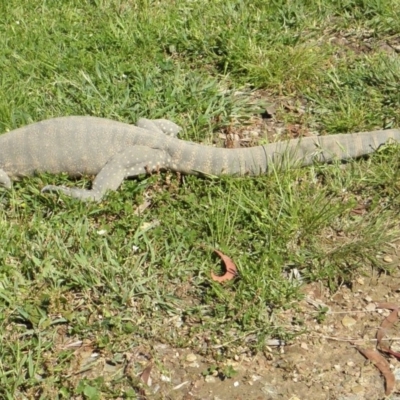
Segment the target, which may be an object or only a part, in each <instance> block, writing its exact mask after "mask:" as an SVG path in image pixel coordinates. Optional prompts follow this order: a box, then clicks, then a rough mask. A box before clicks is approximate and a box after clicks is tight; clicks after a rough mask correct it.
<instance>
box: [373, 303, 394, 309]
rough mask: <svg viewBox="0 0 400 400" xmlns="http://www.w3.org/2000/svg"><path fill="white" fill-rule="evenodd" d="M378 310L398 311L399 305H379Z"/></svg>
mask: <svg viewBox="0 0 400 400" xmlns="http://www.w3.org/2000/svg"><path fill="white" fill-rule="evenodd" d="M376 308H386V309H388V310H398V309H399V305H398V304H395V303H378V304H377V305H376Z"/></svg>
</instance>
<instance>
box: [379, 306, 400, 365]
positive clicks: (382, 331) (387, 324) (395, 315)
mask: <svg viewBox="0 0 400 400" xmlns="http://www.w3.org/2000/svg"><path fill="white" fill-rule="evenodd" d="M378 308H386V309H389V310H393V311H392V312H391V313H390V314H389V315H388V316H387V317H386V318H385V319H384V320H383V322H382V323H381V326H380V327H379V329H378V332H377V333H376V342H377V343H376V346H377V347H378V348H379V349H380V350H382V351H384V352H385V353H389V354H391V355H392V356H394V357H396V358H397V359H400V353H397V352H396V351H393V350H392V349H391V348H390V347H388V346H386V345H385V344H384V343H382V339H383V338H384V337H385V335H386V333H387V331H388V330H389V329H390V328H391V327H392V326H393V325H394V324H395V323H396V322H397V320H398V319H399V306H398V305H396V304H393V303H380V304H378Z"/></svg>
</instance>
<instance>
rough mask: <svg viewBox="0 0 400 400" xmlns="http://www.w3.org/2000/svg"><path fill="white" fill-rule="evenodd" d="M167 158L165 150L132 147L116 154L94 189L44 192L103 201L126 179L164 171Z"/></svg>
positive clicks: (63, 188)
mask: <svg viewBox="0 0 400 400" xmlns="http://www.w3.org/2000/svg"><path fill="white" fill-rule="evenodd" d="M166 162H167V156H166V153H165V152H164V151H163V150H158V149H152V148H150V147H147V146H132V147H128V148H126V149H125V150H123V151H121V152H119V153H117V154H115V155H114V156H113V157H111V158H110V160H109V161H108V162H107V163H106V164H105V165H104V167H103V168H102V169H101V171H100V172H99V173H98V174H97V175H96V177H95V179H94V181H93V184H92V189H80V188H70V187H66V186H55V185H47V186H45V187H44V188H43V189H42V193H44V192H60V193H64V194H65V195H67V196H70V197H74V198H76V199H79V200H83V201H87V200H89V201H101V200H102V198H103V196H104V195H105V193H106V192H107V191H108V190H117V189H118V188H119V186H120V185H121V183H122V181H123V180H124V179H126V178H130V177H134V176H138V175H142V174H147V173H148V172H149V171H153V170H156V169H163V168H165V166H166Z"/></svg>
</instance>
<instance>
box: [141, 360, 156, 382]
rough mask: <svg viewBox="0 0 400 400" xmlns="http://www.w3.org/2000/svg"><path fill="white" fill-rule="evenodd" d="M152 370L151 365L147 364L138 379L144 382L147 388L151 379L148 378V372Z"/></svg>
mask: <svg viewBox="0 0 400 400" xmlns="http://www.w3.org/2000/svg"><path fill="white" fill-rule="evenodd" d="M152 368H153V364H151V363H150V364H149V365H148V366H147V367H146V368H145V369H144V370H143V372H142V373H141V374H140V379H141V381H142V382H144V383H145V384H146V385H147V386H151V378H150V372H151V369H152Z"/></svg>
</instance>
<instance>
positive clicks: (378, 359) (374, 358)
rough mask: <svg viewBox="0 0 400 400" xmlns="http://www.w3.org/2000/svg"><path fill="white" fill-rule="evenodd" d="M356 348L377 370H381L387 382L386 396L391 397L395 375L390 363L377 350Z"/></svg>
mask: <svg viewBox="0 0 400 400" xmlns="http://www.w3.org/2000/svg"><path fill="white" fill-rule="evenodd" d="M355 348H356V349H357V350H358V351H359V352H360V353H361V354H362V355H363V356H364V357H365V358H367V359H368V360H369V361H371V362H372V363H373V364H374V365H375V367H376V368H378V369H379V371H380V372H381V374H382V375H383V377H384V378H385V381H386V391H385V394H386V396H389V395H390V394H391V393H392V392H393V389H394V383H395V378H394V374H393V372H392V371H391V369H390V366H389V363H388V362H387V361H386V360H385V359H384V358H383V356H382V355H381V354H380V353H378V352H377V351H375V350H371V349H363V348H361V347H358V346H355Z"/></svg>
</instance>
